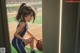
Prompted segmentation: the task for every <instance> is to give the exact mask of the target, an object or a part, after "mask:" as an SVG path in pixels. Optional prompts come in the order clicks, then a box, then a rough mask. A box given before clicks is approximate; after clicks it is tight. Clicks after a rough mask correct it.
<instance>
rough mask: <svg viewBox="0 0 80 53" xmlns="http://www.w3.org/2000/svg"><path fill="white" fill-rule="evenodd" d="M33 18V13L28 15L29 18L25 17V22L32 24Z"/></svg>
mask: <svg viewBox="0 0 80 53" xmlns="http://www.w3.org/2000/svg"><path fill="white" fill-rule="evenodd" d="M32 18H33V15H32V13H31V14H30V15H28V16H27V17H25V20H26V21H27V22H30V21H31V20H32Z"/></svg>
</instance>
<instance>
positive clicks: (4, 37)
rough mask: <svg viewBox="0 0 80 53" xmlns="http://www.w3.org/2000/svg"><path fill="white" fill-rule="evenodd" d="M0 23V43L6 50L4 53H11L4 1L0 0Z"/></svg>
mask: <svg viewBox="0 0 80 53" xmlns="http://www.w3.org/2000/svg"><path fill="white" fill-rule="evenodd" d="M0 23H1V25H0V29H1V30H0V31H1V32H0V35H1V36H0V39H1V41H0V42H1V43H2V46H3V47H5V48H6V53H11V49H10V42H9V32H8V22H7V12H6V2H5V0H0ZM1 43H0V44H1Z"/></svg>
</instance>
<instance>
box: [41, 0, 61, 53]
mask: <svg viewBox="0 0 80 53" xmlns="http://www.w3.org/2000/svg"><path fill="white" fill-rule="evenodd" d="M59 10H60V0H43V1H42V12H43V13H42V15H43V16H42V22H43V23H42V24H43V53H58V48H59V46H58V45H59V12H60V11H59Z"/></svg>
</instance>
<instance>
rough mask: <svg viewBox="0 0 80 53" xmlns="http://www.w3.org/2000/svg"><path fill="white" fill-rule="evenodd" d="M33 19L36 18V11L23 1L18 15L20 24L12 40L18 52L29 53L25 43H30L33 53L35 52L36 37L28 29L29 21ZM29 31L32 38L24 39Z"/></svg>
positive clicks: (17, 18)
mask: <svg viewBox="0 0 80 53" xmlns="http://www.w3.org/2000/svg"><path fill="white" fill-rule="evenodd" d="M32 19H33V22H34V20H35V12H34V10H33V9H32V8H31V7H30V6H26V3H22V4H21V6H20V8H19V10H18V13H17V16H16V20H17V21H18V26H17V28H16V32H15V33H14V38H13V40H12V45H13V46H14V48H15V49H16V50H17V52H18V53H28V52H26V50H25V49H24V47H25V45H27V44H29V43H30V47H31V53H35V51H34V37H33V35H32V34H31V33H30V32H29V31H28V22H30V21H31V20H32ZM26 32H27V34H28V35H30V36H31V37H30V38H27V39H24V38H23V36H24V34H25V33H26Z"/></svg>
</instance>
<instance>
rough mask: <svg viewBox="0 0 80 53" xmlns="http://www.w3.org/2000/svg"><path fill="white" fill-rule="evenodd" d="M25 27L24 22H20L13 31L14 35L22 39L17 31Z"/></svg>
mask: <svg viewBox="0 0 80 53" xmlns="http://www.w3.org/2000/svg"><path fill="white" fill-rule="evenodd" d="M24 27H25V23H24V22H22V23H21V24H20V26H19V27H18V28H17V30H16V32H15V33H14V36H15V37H17V38H18V39H21V40H24V39H23V37H21V36H20V35H19V34H18V33H19V32H21V31H22V29H23V28H24Z"/></svg>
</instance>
